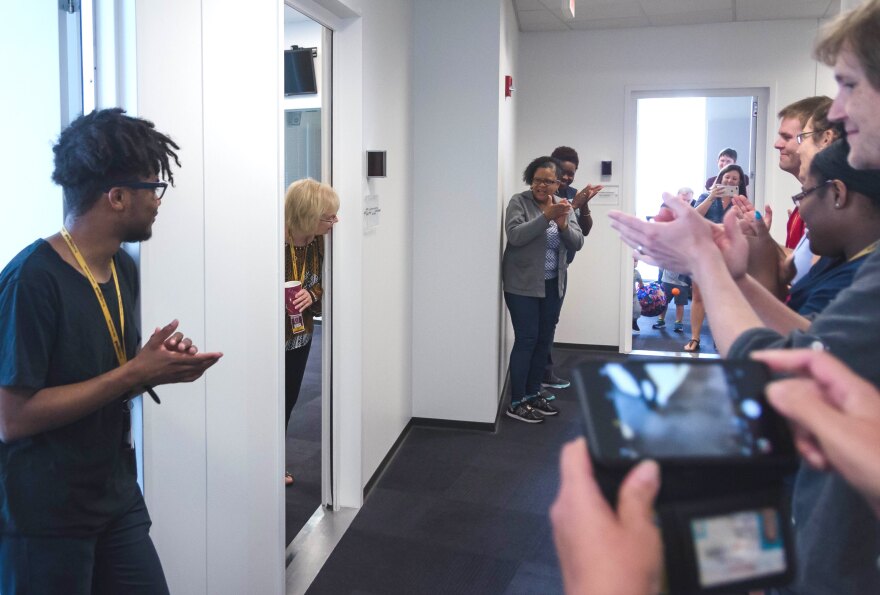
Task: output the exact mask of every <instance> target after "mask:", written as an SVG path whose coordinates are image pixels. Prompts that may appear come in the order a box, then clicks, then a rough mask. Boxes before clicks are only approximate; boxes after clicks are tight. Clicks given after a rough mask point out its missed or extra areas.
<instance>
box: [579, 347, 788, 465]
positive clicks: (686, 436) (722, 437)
mask: <svg viewBox="0 0 880 595" xmlns="http://www.w3.org/2000/svg"><path fill="white" fill-rule="evenodd" d="M572 377H573V378H572V381H573V384H574V387H575V389H576V394H577V396H578V399H579V400H580V402H581V407H582V409H583V421H584V428H585V434H586V436H587V442H588V444H589V447H590V454H591V456H592V457H593V459H594V460H596V461H597V462H599V463H600V464H604V465H608V466H612V467H615V466H626V467H629V466H631V465H632V464H633V463H635V462H636V461H638V460H641V459H644V458H653V459H656V460H658V461H660V462H661V464H662V463H664V462H672V463H675V462H678V463H683V464H685V463H693V462H699V463H712V462H722V463H723V462H737V461H739V462H747V461H767V462H779V461H780V460H783V459H784V460H790V459H793V458H794V457H795V452H794V446H793V443H792V440H791V435H790V433H789V430H788V426H787V424H786V423H785V420H784V419H782V418H781V417H780V416H779V415H778V414H776V412H775V411H773V409H772V408H771V407H770V406H769V405H768V404H767V401H766V399H765V397H764V387H765V386H766V384H767V383H768V382H769V381H770V373H769V370H768V369H767V368H766V366H764V365H763V364H761V363H759V362H755V361H751V360H742V361H735V360H689V361H681V360H677V359H663V360H642V361H637V360H630V361H624V362H620V361H617V362H612V361H606V362H590V363H587V364H584V365H582V366H580V367H578V368H576V369H575V370H573V371H572Z"/></svg>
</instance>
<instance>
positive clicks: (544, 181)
mask: <svg viewBox="0 0 880 595" xmlns="http://www.w3.org/2000/svg"><path fill="white" fill-rule="evenodd" d="M558 183H559V180H551V179H549V178H534V179H533V180H532V184H534V185H535V186H553V185H554V184H558Z"/></svg>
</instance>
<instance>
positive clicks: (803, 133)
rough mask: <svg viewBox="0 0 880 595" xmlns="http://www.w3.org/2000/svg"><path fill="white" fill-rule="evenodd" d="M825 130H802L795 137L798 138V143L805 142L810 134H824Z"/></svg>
mask: <svg viewBox="0 0 880 595" xmlns="http://www.w3.org/2000/svg"><path fill="white" fill-rule="evenodd" d="M823 132H825V131H824V130H810V131H809V132H801V133H800V134H798V135H797V136H796V137H795V138H796V139H797V144H799V145H800V144H803V142H804V139H805V138H807V137H808V136H813V135H814V134H822V133H823Z"/></svg>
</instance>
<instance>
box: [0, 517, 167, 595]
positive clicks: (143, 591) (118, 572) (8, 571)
mask: <svg viewBox="0 0 880 595" xmlns="http://www.w3.org/2000/svg"><path fill="white" fill-rule="evenodd" d="M150 524H151V523H150V517H149V515H148V514H147V508H146V506H145V505H144V501H143V500H140V501H139V502H138V504H137V505H135V506H134V507H133V508H132V509H131V510H129V511H128V512H126V513H125V514H124V515H123V516H122V517H120V518H118V519H116V520H115V521H113V522H112V523H110V525H109V526H108V527H107V528H106V529H105V530H104V532H102V533H101V534H99V535H96V536H92V537H33V536H20V535H0V592H2V593H3V594H4V595H24V594H25V593H65V594H66V595H105V594H106V595H115V594H117V593H126V594H133V595H167V594H168V584H167V583H166V582H165V573H164V572H163V571H162V564H161V562H159V556H158V555H157V554H156V548H155V547H153V541H152V540H151V539H150Z"/></svg>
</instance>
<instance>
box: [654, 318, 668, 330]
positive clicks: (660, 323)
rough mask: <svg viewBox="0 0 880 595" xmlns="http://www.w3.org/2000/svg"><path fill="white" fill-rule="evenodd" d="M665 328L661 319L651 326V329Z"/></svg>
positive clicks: (664, 322) (664, 323)
mask: <svg viewBox="0 0 880 595" xmlns="http://www.w3.org/2000/svg"><path fill="white" fill-rule="evenodd" d="M665 326H666V321H665V320H663V319H662V318H658V319H657V322H655V323H654V324H652V325H651V328H663V327H665Z"/></svg>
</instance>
